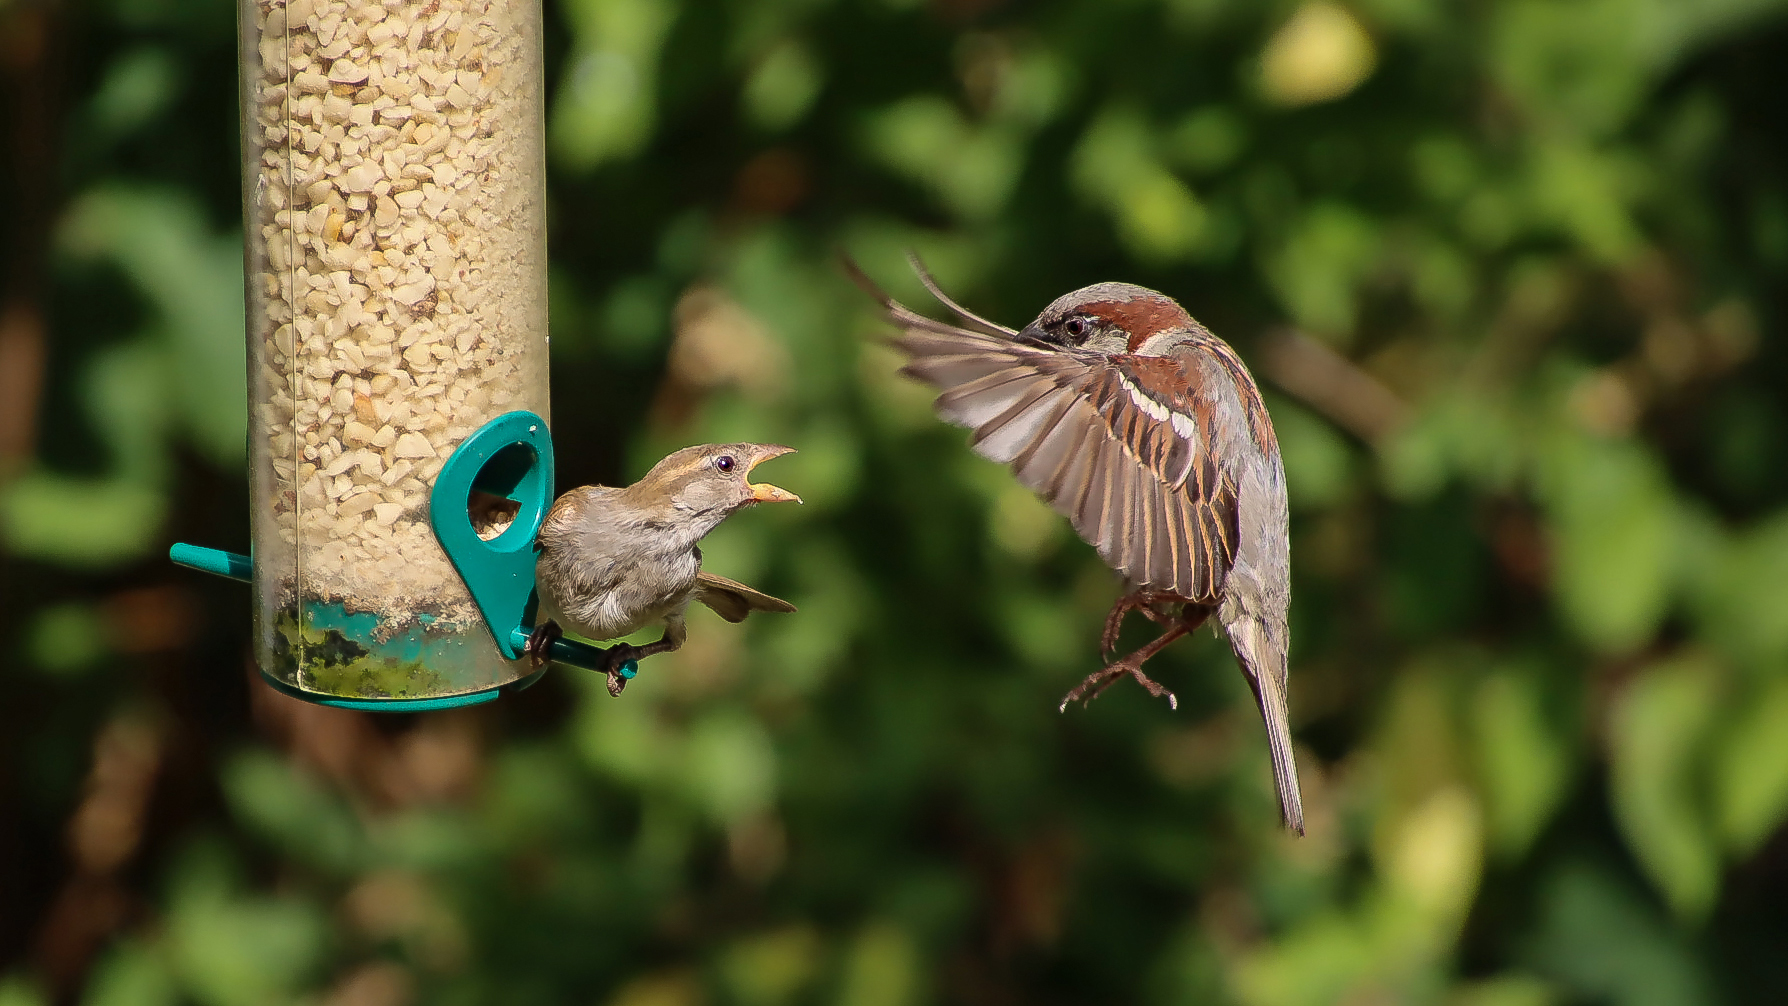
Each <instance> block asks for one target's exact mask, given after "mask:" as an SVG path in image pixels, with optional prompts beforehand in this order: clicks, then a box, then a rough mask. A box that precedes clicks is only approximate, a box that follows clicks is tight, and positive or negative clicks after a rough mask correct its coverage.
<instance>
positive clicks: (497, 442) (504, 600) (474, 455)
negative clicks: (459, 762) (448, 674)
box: [168, 411, 639, 713]
mask: <svg viewBox="0 0 1788 1006" xmlns="http://www.w3.org/2000/svg"><path fill="white" fill-rule="evenodd" d="M552 487H553V442H552V435H551V434H549V433H548V432H547V429H546V421H545V420H543V419H541V418H540V417H539V416H537V415H535V414H534V413H532V412H527V411H516V412H508V413H504V414H503V415H501V416H498V417H497V418H495V419H493V420H491V421H490V422H488V423H485V424H484V425H483V426H481V427H479V428H478V430H477V431H476V432H474V433H473V434H472V435H471V436H469V437H467V438H466V439H465V441H464V442H463V443H461V444H460V445H459V447H458V448H456V449H455V450H454V452H453V454H452V455H451V456H450V457H448V459H447V463H446V464H444V465H442V466H441V472H440V474H439V475H437V476H436V477H435V485H434V488H433V489H432V490H431V491H430V493H429V507H428V509H429V523H430V524H431V525H432V526H433V527H434V531H435V538H436V539H437V540H439V541H440V543H441V549H442V551H444V552H446V553H447V558H448V559H450V560H452V562H453V568H454V569H456V570H458V571H459V575H460V578H461V579H462V580H464V581H465V583H466V589H468V590H469V591H471V593H472V600H473V602H474V603H476V604H477V605H478V610H479V611H480V612H482V613H483V615H484V621H485V623H486V624H487V625H489V626H490V632H491V635H492V637H494V638H495V641H496V644H497V649H498V650H500V651H501V652H502V654H503V656H504V657H506V658H508V659H510V660H519V659H521V658H522V657H523V656H524V652H523V648H524V647H526V646H527V643H528V635H529V627H530V626H531V625H532V624H533V621H534V609H535V608H536V607H537V603H538V602H537V598H536V596H535V593H534V539H535V536H536V535H537V534H539V532H540V522H541V521H543V520H545V519H546V510H547V505H548V504H549V503H550V501H551V498H552ZM473 490H477V491H479V492H483V493H489V494H490V495H492V496H498V497H501V498H503V499H507V500H510V501H511V502H514V503H517V504H519V505H520V509H519V510H518V511H517V512H516V515H515V520H514V522H513V523H511V524H510V525H509V527H507V528H505V529H504V530H503V532H502V533H501V534H499V535H497V536H496V537H495V538H492V539H491V540H489V541H486V540H485V539H483V538H480V537H478V532H477V531H475V530H473V529H472V519H471V516H470V514H469V513H468V512H467V503H468V501H469V500H470V499H471V495H472V491H473ZM168 558H169V559H172V560H173V561H174V562H176V563H179V564H180V565H182V566H187V567H190V568H192V569H196V570H200V571H202V572H205V573H215V574H217V575H218V576H225V577H229V578H230V579H232V580H242V581H244V582H247V581H249V580H250V579H252V578H253V575H254V561H253V560H252V559H251V558H249V557H248V556H246V555H237V554H236V553H234V552H224V551H221V550H219V549H215V548H204V547H201V546H198V545H188V544H185V543H184V542H182V543H177V544H175V545H174V546H173V547H171V548H169V549H168ZM605 654H606V651H605V650H603V649H602V648H601V647H598V646H591V645H589V644H587V643H580V642H577V641H576V640H572V639H556V640H554V641H553V646H552V658H553V659H554V660H556V661H558V662H560V663H565V664H571V665H572V666H574V667H582V668H585V669H586V670H596V669H598V668H600V667H602V666H603V658H604V656H605ZM638 670H639V665H638V664H637V663H635V662H634V661H631V660H629V661H628V662H627V663H626V664H624V665H622V667H621V671H620V673H621V676H622V677H623V678H631V677H633V676H634V674H635V673H637V672H638ZM262 677H263V678H264V679H265V680H267V681H268V682H269V683H270V684H272V685H273V686H274V687H275V688H277V689H279V690H280V691H282V692H285V693H286V694H288V695H292V696H295V697H297V698H301V699H304V700H305V701H307V702H316V703H319V704H321V705H326V706H336V707H339V708H343V709H361V710H370V711H374V712H391V713H410V712H424V711H427V710H431V709H452V708H454V707H456V706H470V705H477V704H478V703H480V702H489V701H490V700H491V699H494V698H496V697H497V696H499V695H502V694H504V693H505V692H512V691H519V690H520V689H522V688H526V687H527V686H529V685H531V684H533V683H534V682H535V681H537V680H539V678H540V673H535V674H531V675H529V676H528V677H526V678H522V679H521V680H519V681H511V682H508V683H506V684H502V685H498V686H496V687H495V688H486V689H484V690H482V691H476V692H467V693H463V694H459V695H444V696H441V697H440V698H432V699H349V698H340V697H337V696H331V695H318V694H315V693H311V692H302V691H298V690H297V689H294V688H292V687H291V686H290V685H287V684H285V683H284V682H281V681H277V680H275V679H273V678H272V677H269V676H267V675H262Z"/></svg>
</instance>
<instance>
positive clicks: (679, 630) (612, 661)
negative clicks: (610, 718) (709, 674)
mask: <svg viewBox="0 0 1788 1006" xmlns="http://www.w3.org/2000/svg"><path fill="white" fill-rule="evenodd" d="M688 637H689V630H688V629H686V628H684V625H683V620H682V619H681V618H677V619H675V620H666V623H665V626H664V635H662V636H660V637H659V638H658V642H656V643H647V644H646V645H644V646H634V645H633V644H632V643H616V644H615V645H613V646H611V647H609V648H608V650H607V652H605V653H604V654H603V658H602V673H604V674H606V675H608V693H609V694H610V695H613V696H614V697H616V698H620V697H621V689H623V688H626V687H627V679H626V678H624V677H622V676H621V668H622V667H624V666H626V664H627V661H629V660H632V661H635V662H638V661H641V660H644V659H645V658H647V657H650V656H654V655H656V654H659V653H670V652H671V651H673V650H677V649H680V648H682V646H683V640H685V639H687V638H688Z"/></svg>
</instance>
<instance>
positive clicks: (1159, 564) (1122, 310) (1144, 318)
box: [846, 259, 1304, 835]
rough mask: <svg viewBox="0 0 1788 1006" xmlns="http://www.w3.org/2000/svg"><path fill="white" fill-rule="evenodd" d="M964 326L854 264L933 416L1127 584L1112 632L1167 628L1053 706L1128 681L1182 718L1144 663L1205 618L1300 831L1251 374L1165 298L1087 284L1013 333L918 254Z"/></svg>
mask: <svg viewBox="0 0 1788 1006" xmlns="http://www.w3.org/2000/svg"><path fill="white" fill-rule="evenodd" d="M912 264H913V268H914V270H915V271H916V272H917V273H918V274H919V279H920V281H921V282H923V283H924V284H925V288H926V289H927V290H929V291H930V292H931V293H932V295H933V296H935V297H937V299H938V300H940V301H942V302H943V304H944V305H945V306H946V307H948V308H949V309H950V310H951V311H952V312H953V313H955V314H956V316H957V317H958V318H959V319H961V321H962V323H963V326H965V327H957V326H955V325H950V324H946V323H944V322H940V321H934V320H932V319H930V318H927V317H925V316H923V315H920V314H917V313H915V312H913V311H911V310H909V309H908V308H906V307H905V306H903V305H901V304H899V303H897V302H896V301H894V300H893V299H892V298H890V297H889V296H888V295H887V294H885V293H883V292H882V291H881V290H879V289H877V288H876V287H875V285H874V284H873V283H872V282H870V281H869V279H868V278H867V277H865V276H863V274H862V272H861V271H860V270H858V269H857V268H856V267H855V266H854V265H851V264H850V263H849V262H847V263H846V265H847V267H848V268H849V269H850V271H851V272H852V273H853V275H854V278H855V279H856V280H857V282H858V283H859V285H862V286H863V287H864V288H865V289H866V290H868V291H869V292H870V294H871V295H872V296H874V297H875V298H876V299H877V300H879V301H880V302H881V303H882V306H883V307H885V308H886V309H887V311H888V316H889V318H890V319H892V320H893V321H894V322H895V323H896V324H898V325H899V326H901V327H902V328H903V329H904V330H905V331H904V333H903V334H902V335H901V336H900V337H899V338H898V339H897V340H896V341H895V345H896V347H897V348H899V349H900V350H901V351H902V352H904V353H905V354H906V355H907V357H908V358H909V360H908V363H907V365H906V367H905V368H904V369H903V370H902V373H905V374H907V375H909V376H911V377H916V378H918V379H919V380H922V381H925V382H927V383H929V384H931V385H933V386H935V387H937V388H940V389H942V391H943V393H942V394H940V395H939V396H938V398H937V402H936V408H937V412H938V415H939V416H940V417H941V418H943V419H944V420H946V421H948V422H951V423H954V424H956V425H958V426H965V427H967V428H969V429H971V430H973V431H974V436H973V437H972V438H971V440H970V445H971V446H972V447H973V448H974V450H975V452H976V453H978V454H980V455H981V456H982V457H985V458H988V459H990V460H993V461H998V462H1001V463H1003V464H1009V465H1011V466H1012V470H1013V472H1014V473H1016V474H1017V476H1018V479H1019V481H1020V482H1022V483H1024V484H1025V486H1027V487H1029V488H1030V489H1032V490H1035V491H1036V492H1037V493H1038V495H1040V496H1042V497H1043V499H1044V500H1046V501H1048V502H1049V504H1050V505H1051V506H1053V507H1054V508H1055V509H1056V511H1057V512H1058V513H1061V514H1063V515H1064V516H1066V517H1067V518H1068V519H1069V520H1070V521H1071V522H1072V523H1073V525H1074V529H1075V530H1076V531H1078V532H1079V533H1080V536H1081V537H1082V538H1084V539H1086V540H1087V542H1089V543H1090V544H1092V545H1093V546H1094V547H1096V548H1097V549H1098V550H1099V555H1100V557H1102V558H1103V559H1104V560H1105V562H1106V564H1107V565H1109V566H1111V567H1112V568H1113V569H1115V570H1117V571H1118V572H1120V573H1122V574H1123V575H1124V577H1125V578H1126V580H1127V589H1126V593H1125V595H1124V596H1123V597H1121V598H1120V599H1119V600H1118V602H1117V603H1116V604H1115V605H1114V606H1113V607H1112V609H1111V613H1110V615H1108V616H1107V617H1106V620H1105V631H1104V634H1103V638H1102V645H1103V650H1104V652H1105V653H1106V655H1107V656H1108V657H1109V656H1110V654H1111V652H1112V650H1113V648H1114V647H1115V645H1116V643H1117V636H1118V629H1119V628H1120V627H1121V626H1122V624H1123V619H1124V616H1125V614H1127V613H1129V612H1131V611H1140V612H1142V613H1143V614H1144V615H1145V616H1147V617H1148V618H1149V619H1151V620H1152V621H1154V622H1156V623H1157V624H1160V625H1163V626H1165V629H1164V631H1163V632H1162V633H1161V635H1160V636H1159V638H1157V639H1156V640H1155V641H1154V642H1151V643H1149V644H1148V645H1146V646H1144V647H1142V648H1141V649H1139V650H1137V651H1136V652H1134V653H1132V654H1130V655H1129V656H1126V657H1124V658H1123V659H1121V660H1117V661H1114V662H1112V663H1110V664H1108V665H1107V666H1106V667H1104V668H1103V669H1101V670H1099V671H1095V672H1094V673H1093V674H1091V675H1089V676H1088V677H1087V679H1086V680H1085V681H1082V682H1081V683H1080V684H1079V685H1077V686H1076V687H1075V688H1074V690H1073V691H1070V692H1069V693H1068V694H1067V696H1066V697H1065V698H1063V699H1062V705H1061V708H1062V709H1063V710H1066V709H1067V707H1068V703H1070V702H1073V701H1074V700H1076V699H1079V698H1082V697H1085V699H1086V700H1087V701H1091V700H1092V699H1093V698H1095V697H1097V696H1098V695H1099V693H1101V692H1103V691H1104V690H1105V689H1106V688H1107V687H1109V686H1110V685H1112V684H1113V683H1115V682H1116V681H1118V680H1119V679H1120V678H1122V677H1124V676H1125V675H1128V676H1130V677H1132V678H1135V679H1136V681H1137V682H1138V683H1139V684H1141V685H1142V686H1143V687H1144V688H1147V689H1148V690H1149V693H1150V694H1151V695H1155V696H1158V697H1165V698H1166V699H1167V700H1168V701H1169V702H1170V703H1172V704H1173V705H1175V706H1176V707H1177V706H1178V701H1177V700H1176V699H1175V698H1174V696H1173V693H1172V692H1170V691H1168V690H1167V689H1166V688H1163V687H1162V686H1161V685H1159V684H1157V683H1156V682H1155V681H1154V680H1152V679H1151V678H1149V677H1148V675H1146V674H1144V673H1143V671H1142V665H1143V662H1144V661H1146V660H1148V659H1149V658H1150V657H1152V656H1154V655H1155V654H1156V653H1158V652H1160V651H1161V650H1162V649H1163V648H1165V647H1166V646H1167V645H1168V644H1169V643H1171V642H1173V641H1174V640H1175V639H1178V638H1179V637H1180V636H1182V635H1185V634H1186V633H1189V632H1191V631H1193V630H1194V629H1196V628H1198V627H1199V626H1200V625H1201V624H1203V623H1204V621H1205V619H1207V618H1209V617H1210V616H1211V615H1213V614H1214V615H1216V617H1217V621H1218V623H1219V624H1221V625H1222V626H1223V629H1224V631H1225V632H1226V633H1227V634H1228V636H1229V643H1230V647H1231V649H1233V650H1234V651H1235V655H1236V659H1237V660H1238V661H1239V662H1240V663H1241V665H1242V670H1243V671H1244V672H1245V673H1246V675H1247V678H1248V684H1249V685H1250V686H1251V687H1252V688H1253V690H1254V697H1255V700H1256V701H1257V702H1258V703H1259V705H1260V712H1261V716H1262V718H1263V719H1264V720H1265V721H1266V730H1267V743H1268V746H1269V747H1270V749H1271V751H1272V758H1273V777H1274V780H1275V781H1276V782H1277V784H1278V788H1279V802H1280V810H1281V812H1282V814H1283V816H1284V819H1285V824H1286V825H1287V826H1288V827H1289V828H1290V829H1291V830H1292V831H1294V832H1297V833H1298V834H1300V835H1301V834H1303V832H1304V812H1303V805H1302V801H1301V800H1300V798H1299V795H1298V777H1297V765H1296V763H1295V762H1294V761H1293V759H1292V751H1291V731H1290V728H1289V726H1288V724H1287V712H1286V647H1287V643H1288V642H1289V636H1288V633H1287V629H1286V609H1287V607H1288V606H1289V604H1290V601H1291V576H1290V562H1291V541H1290V530H1289V519H1288V516H1287V511H1286V499H1285V470H1284V467H1283V466H1282V465H1281V463H1280V460H1279V442H1278V439H1277V437H1276V436H1275V435H1274V433H1273V423H1272V420H1271V419H1270V418H1268V416H1267V411H1266V406H1265V405H1264V404H1263V403H1262V402H1261V399H1260V391H1259V389H1258V388H1256V387H1255V385H1254V380H1253V378H1252V377H1250V376H1249V374H1248V369H1247V368H1246V367H1244V366H1243V365H1242V361H1241V360H1240V359H1239V358H1237V357H1236V355H1235V351H1234V350H1232V349H1230V348H1229V346H1228V344H1226V343H1225V342H1224V341H1223V340H1221V339H1219V338H1217V337H1216V336H1214V335H1212V334H1211V333H1210V331H1209V330H1207V329H1206V328H1205V327H1204V326H1203V325H1200V324H1199V323H1198V322H1197V321H1194V320H1193V319H1192V316H1191V315H1189V314H1187V313H1186V311H1185V309H1184V308H1182V307H1180V305H1179V304H1178V303H1177V302H1175V301H1174V300H1173V299H1172V298H1170V297H1167V296H1164V295H1162V294H1159V293H1156V292H1155V291H1153V290H1148V289H1145V288H1143V287H1140V286H1132V285H1131V284H1128V283H1098V284H1095V285H1093V286H1089V287H1085V288H1083V289H1080V290H1076V291H1074V292H1073V293H1070V294H1067V295H1066V296H1063V297H1060V298H1058V299H1057V300H1056V301H1055V302H1054V303H1052V304H1050V305H1049V306H1048V307H1046V308H1044V309H1043V313H1042V314H1039V315H1038V316H1037V319H1036V320H1035V321H1033V322H1031V323H1030V324H1029V325H1026V326H1025V327H1024V329H1023V331H1014V330H1013V329H1010V328H1007V327H1005V326H1004V325H997V324H994V323H993V322H990V321H988V320H986V319H985V318H982V317H980V316H979V315H977V314H975V313H973V312H971V311H969V310H968V309H966V308H964V307H961V306H960V305H958V304H957V303H956V302H955V301H952V300H951V299H950V298H949V297H948V296H946V295H945V294H944V292H943V291H942V290H940V289H939V288H938V286H937V283H936V282H935V281H934V280H932V278H931V276H930V275H929V274H928V273H927V272H926V271H925V269H924V267H923V266H922V265H920V264H919V262H918V260H917V259H914V260H913V263H912Z"/></svg>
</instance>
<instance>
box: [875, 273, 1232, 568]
mask: <svg viewBox="0 0 1788 1006" xmlns="http://www.w3.org/2000/svg"><path fill="white" fill-rule="evenodd" d="M888 304H889V310H890V314H891V315H892V316H893V317H894V318H895V320H896V321H897V322H899V323H901V324H902V327H903V328H905V330H906V331H905V333H904V334H903V335H902V336H901V337H900V338H899V339H898V340H896V345H897V346H898V347H899V348H900V349H901V350H903V351H904V352H905V353H906V354H907V356H908V357H909V362H908V363H907V365H906V367H905V370H904V373H907V374H909V375H911V376H913V377H917V378H919V379H920V380H923V381H926V382H928V383H930V384H932V385H934V386H936V387H937V388H939V389H941V391H942V394H940V395H939V396H938V398H937V403H936V407H937V412H938V415H939V416H941V417H942V418H943V419H945V420H947V421H949V422H951V423H955V424H956V425H958V426H965V427H968V428H969V429H971V430H973V431H974V436H973V438H972V440H971V444H972V446H973V447H974V449H975V451H976V452H977V453H979V454H981V455H982V456H983V457H986V458H989V459H991V460H994V461H998V462H1001V463H1002V464H1009V465H1011V467H1012V470H1013V472H1014V473H1016V474H1017V476H1018V479H1019V481H1020V482H1022V483H1024V485H1026V486H1027V487H1029V488H1031V489H1033V490H1035V491H1036V492H1037V493H1038V495H1040V496H1042V497H1043V499H1045V500H1046V501H1048V502H1049V504H1050V505H1051V506H1053V507H1054V508H1055V509H1056V511H1057V512H1059V513H1061V514H1063V515H1065V516H1066V517H1068V519H1069V520H1070V521H1071V522H1072V523H1073V525H1074V529H1075V530H1076V531H1078V532H1079V533H1080V536H1081V537H1082V538H1085V539H1086V540H1087V541H1088V542H1090V543H1091V544H1092V545H1093V546H1094V547H1095V548H1097V549H1098V550H1099V555H1100V556H1101V557H1103V558H1104V559H1105V561H1106V562H1107V563H1108V564H1110V565H1111V566H1112V567H1113V568H1114V569H1117V570H1118V571H1120V572H1122V573H1123V574H1124V575H1125V576H1126V577H1128V578H1129V579H1130V580H1131V581H1132V582H1133V583H1135V584H1137V585H1138V586H1139V587H1148V588H1152V589H1156V590H1167V591H1172V592H1173V593H1175V594H1178V595H1179V596H1181V597H1184V598H1186V599H1187V600H1191V601H1198V602H1214V601H1215V600H1216V599H1217V597H1218V595H1219V594H1220V593H1221V591H1222V589H1223V581H1224V578H1225V576H1227V574H1228V572H1229V569H1230V567H1231V566H1232V565H1233V564H1234V562H1235V549H1236V538H1237V528H1236V487H1235V483H1234V481H1233V480H1232V479H1231V478H1230V477H1229V475H1228V474H1227V472H1226V471H1225V469H1224V466H1223V465H1221V464H1220V463H1219V462H1218V458H1217V453H1216V451H1215V450H1213V445H1214V444H1215V443H1218V442H1219V438H1220V437H1223V436H1225V435H1226V433H1227V432H1228V431H1224V430H1221V429H1219V426H1218V420H1217V412H1218V410H1216V409H1215V408H1214V407H1213V402H1212V401H1211V399H1210V394H1209V393H1210V392H1212V391H1214V390H1215V389H1212V388H1210V387H1209V385H1210V383H1211V382H1212V381H1214V380H1224V379H1226V375H1227V373H1228V371H1227V369H1226V368H1222V367H1221V366H1217V367H1209V366H1206V365H1205V363H1206V362H1213V363H1214V362H1216V361H1201V360H1200V359H1199V354H1200V353H1202V352H1204V351H1203V350H1201V349H1199V348H1197V347H1188V348H1187V349H1186V350H1185V351H1183V352H1182V353H1181V354H1180V355H1178V356H1172V357H1156V356H1133V355H1118V356H1107V355H1102V354H1097V353H1085V352H1079V351H1074V350H1057V349H1051V348H1047V347H1039V346H1031V345H1026V344H1021V343H1016V342H1013V341H1011V340H1009V339H1004V338H1000V337H998V336H994V335H989V334H983V333H979V332H970V331H967V330H964V329H960V328H955V327H953V326H949V325H945V324H943V323H941V322H936V321H932V320H931V319H924V322H925V323H924V324H912V323H908V322H907V321H906V318H907V317H909V316H911V317H920V316H916V315H913V313H912V312H911V311H908V310H907V309H905V308H902V307H900V306H899V305H898V304H895V303H894V302H892V301H889V302H888Z"/></svg>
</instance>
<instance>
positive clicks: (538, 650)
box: [522, 618, 565, 667]
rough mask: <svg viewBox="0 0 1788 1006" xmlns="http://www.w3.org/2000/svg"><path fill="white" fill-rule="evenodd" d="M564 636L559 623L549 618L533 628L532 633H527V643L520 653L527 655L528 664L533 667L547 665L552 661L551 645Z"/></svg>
mask: <svg viewBox="0 0 1788 1006" xmlns="http://www.w3.org/2000/svg"><path fill="white" fill-rule="evenodd" d="M564 634H565V632H564V630H562V629H560V628H559V623H557V622H555V621H553V620H552V619H550V618H549V619H547V620H546V621H544V622H541V623H540V624H539V625H536V626H534V631H533V632H530V633H528V643H527V645H526V646H524V647H522V653H524V654H526V655H527V657H528V661H529V663H530V664H532V665H533V666H535V667H539V666H541V665H542V664H545V663H548V662H550V661H551V660H552V653H553V643H554V642H556V641H557V640H558V638H559V637H560V636H563V635H564Z"/></svg>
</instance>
